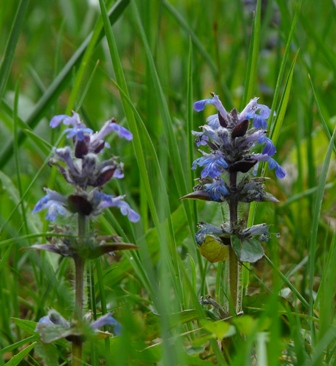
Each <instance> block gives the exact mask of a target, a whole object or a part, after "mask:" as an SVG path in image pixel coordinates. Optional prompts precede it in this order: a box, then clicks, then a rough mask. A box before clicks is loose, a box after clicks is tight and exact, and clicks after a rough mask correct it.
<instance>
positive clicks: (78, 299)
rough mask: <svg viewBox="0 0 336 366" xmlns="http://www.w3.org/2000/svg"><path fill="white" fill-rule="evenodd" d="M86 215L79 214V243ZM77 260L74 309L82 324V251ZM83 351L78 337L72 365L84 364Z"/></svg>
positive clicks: (75, 257) (77, 318)
mask: <svg viewBox="0 0 336 366" xmlns="http://www.w3.org/2000/svg"><path fill="white" fill-rule="evenodd" d="M86 225H87V223H86V216H85V215H82V214H80V213H79V214H78V238H79V242H78V245H79V246H81V245H83V244H82V243H81V241H82V240H83V239H84V238H85V236H86ZM74 262H75V291H76V294H75V311H74V319H75V321H76V325H78V324H80V323H81V321H82V319H83V305H84V269H85V260H84V259H83V258H81V256H80V253H79V254H78V253H77V254H76V255H75V256H74ZM82 351H83V342H82V341H81V340H78V339H76V341H74V342H73V343H72V365H73V366H78V365H81V364H82V361H81V360H82Z"/></svg>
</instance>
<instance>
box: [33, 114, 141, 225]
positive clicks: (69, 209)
mask: <svg viewBox="0 0 336 366" xmlns="http://www.w3.org/2000/svg"><path fill="white" fill-rule="evenodd" d="M61 122H63V123H64V124H65V125H68V126H71V127H69V128H67V129H66V130H65V133H67V138H72V139H73V142H74V146H73V149H71V148H70V147H69V146H67V147H64V148H55V149H54V157H53V158H52V159H50V161H49V164H50V165H55V166H56V167H57V168H58V169H59V171H60V172H61V174H62V175H63V177H64V178H65V180H66V181H67V182H68V183H70V184H71V185H73V186H75V193H74V194H72V195H70V196H68V197H65V196H63V195H61V194H60V193H58V192H55V191H53V190H51V189H48V188H46V189H45V192H46V195H45V196H44V197H43V198H42V199H41V200H40V201H39V202H38V203H37V204H36V206H35V207H34V210H33V212H34V213H35V212H39V211H41V210H43V209H47V210H48V213H47V216H46V218H47V220H50V221H55V220H56V217H57V215H66V214H69V213H80V214H83V215H86V216H91V217H93V216H97V215H99V214H100V212H101V210H102V209H104V208H108V207H119V208H120V210H121V213H122V214H123V215H127V216H128V218H129V220H130V221H132V222H137V221H138V220H139V219H140V217H139V215H138V214H137V213H136V212H135V211H133V210H132V209H131V208H130V206H129V205H128V203H126V202H125V201H124V196H118V197H114V196H113V195H108V194H104V193H102V192H101V187H102V186H103V185H104V184H106V183H107V182H108V181H110V180H111V179H112V178H117V179H120V178H123V176H124V173H123V164H122V163H119V162H118V161H117V160H116V158H115V157H111V158H110V159H108V160H105V161H103V162H99V159H98V154H99V153H100V152H101V151H103V149H104V148H105V147H109V144H108V143H107V142H106V141H104V138H105V136H106V135H108V134H109V133H111V132H116V133H117V134H118V135H119V137H122V138H125V139H126V140H131V139H132V134H131V132H129V131H128V130H127V129H126V128H124V127H122V126H120V125H118V124H117V123H116V121H115V120H114V119H111V120H110V121H108V122H106V123H105V124H104V126H103V127H102V129H101V130H100V131H99V132H96V133H93V131H92V130H91V129H90V128H87V127H86V126H85V124H84V123H83V122H82V121H81V120H80V118H79V115H78V114H77V113H75V112H73V114H72V116H71V117H69V116H66V115H58V116H55V117H53V119H52V120H51V122H50V126H51V127H52V128H55V127H57V126H58V125H59V124H60V123H61ZM88 186H91V187H94V189H93V190H91V191H90V192H88V191H87V188H88Z"/></svg>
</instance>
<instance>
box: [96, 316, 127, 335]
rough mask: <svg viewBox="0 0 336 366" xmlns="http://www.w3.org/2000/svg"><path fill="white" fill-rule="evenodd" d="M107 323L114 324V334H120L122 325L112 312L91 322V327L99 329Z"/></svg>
mask: <svg viewBox="0 0 336 366" xmlns="http://www.w3.org/2000/svg"><path fill="white" fill-rule="evenodd" d="M105 325H112V326H113V327H114V329H113V330H114V334H116V335H120V333H121V330H122V326H121V324H120V323H119V322H118V321H117V320H116V319H114V318H113V316H112V315H111V313H107V314H105V315H103V316H101V317H100V318H99V319H97V320H96V321H94V322H93V323H91V328H92V329H98V328H102V327H104V326H105Z"/></svg>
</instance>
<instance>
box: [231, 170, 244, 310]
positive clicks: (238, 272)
mask: <svg viewBox="0 0 336 366" xmlns="http://www.w3.org/2000/svg"><path fill="white" fill-rule="evenodd" d="M236 189H237V173H236V172H234V173H230V192H231V195H232V199H231V200H230V202H229V210H230V224H231V229H232V228H234V227H235V226H236V225H237V223H238V200H237V198H236V195H235V191H236ZM241 277H242V265H241V263H240V262H239V261H238V259H237V256H236V253H235V252H234V250H233V249H232V243H231V245H230V248H229V293H230V296H229V301H230V310H231V311H230V313H231V314H232V315H238V314H241V313H242V312H243V309H242V302H243V287H242V278H241Z"/></svg>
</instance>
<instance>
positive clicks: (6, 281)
mask: <svg viewBox="0 0 336 366" xmlns="http://www.w3.org/2000/svg"><path fill="white" fill-rule="evenodd" d="M0 27H1V28H0V29H1V37H0V52H1V68H0V100H1V106H0V122H1V123H0V141H1V143H0V199H1V204H0V235H1V236H0V251H1V260H0V281H1V282H0V283H1V286H0V349H1V356H2V357H1V358H0V365H5V364H6V365H9V366H13V365H50V366H53V365H67V364H69V363H70V361H69V360H70V358H71V343H70V342H68V341H67V340H65V339H60V340H57V341H56V342H54V343H52V344H48V345H46V344H44V343H42V342H41V340H40V339H39V334H38V333H36V332H35V331H34V330H35V327H36V323H37V322H38V320H39V319H40V318H41V317H43V316H44V315H46V313H47V312H48V309H51V308H52V309H55V310H57V311H58V312H59V313H61V314H62V316H64V317H65V318H67V319H70V318H71V317H72V313H73V307H74V300H73V299H74V294H73V281H74V270H73V262H72V261H71V260H70V259H69V258H62V257H59V256H57V255H56V254H52V253H49V252H42V251H33V250H28V249H26V248H27V247H29V246H31V245H33V244H43V243H46V237H47V236H48V231H50V226H49V225H50V223H49V222H48V221H46V220H45V214H46V213H45V212H41V213H37V214H32V210H33V208H34V206H35V204H36V203H37V201H39V200H40V199H41V198H42V197H43V195H44V192H43V188H44V187H48V188H50V189H54V190H57V191H58V192H61V193H62V194H67V193H68V192H69V187H68V185H67V183H66V182H65V180H64V179H63V177H62V176H61V175H60V174H59V172H58V171H57V169H56V168H55V167H49V166H48V160H49V158H50V156H51V149H52V147H53V146H56V144H59V146H63V145H64V143H65V139H62V140H60V137H61V130H62V129H63V127H62V128H58V129H51V128H50V127H49V121H50V120H51V118H52V117H53V116H54V115H57V114H70V113H71V111H72V110H74V111H76V112H78V113H79V114H80V115H81V116H82V118H83V120H84V121H85V122H86V124H87V126H89V127H90V128H92V129H93V130H95V131H96V130H99V129H100V127H101V126H102V125H103V123H104V122H105V121H107V120H108V119H109V118H111V117H115V118H116V119H117V121H118V123H120V124H121V125H123V126H125V127H127V128H128V129H129V130H130V131H131V132H132V133H133V140H132V141H131V142H127V141H125V140H122V139H118V138H116V137H115V136H112V135H110V136H109V137H108V142H109V144H110V145H111V149H110V150H107V149H106V150H104V152H103V154H104V156H105V157H108V156H109V154H111V153H112V154H114V155H116V156H119V157H120V160H121V161H122V162H123V163H124V169H125V177H124V178H123V179H121V180H112V181H111V182H109V183H108V184H107V185H106V186H105V192H106V193H110V194H115V195H119V194H126V200H127V202H128V203H129V204H130V205H131V207H132V208H133V209H134V210H136V211H137V212H138V213H139V214H140V216H141V220H140V221H139V222H138V223H135V224H134V223H131V222H129V221H128V220H127V218H125V217H124V216H122V215H121V214H120V212H119V210H118V209H108V210H105V211H104V212H103V214H102V215H101V216H99V217H97V218H96V219H95V220H93V221H92V222H91V226H92V230H95V231H96V232H97V233H99V234H100V235H111V234H117V235H119V236H120V237H122V238H123V241H124V242H125V243H133V244H135V245H137V246H138V247H139V249H138V250H136V251H123V252H116V255H115V256H109V255H106V256H102V257H100V258H98V259H93V260H92V261H89V262H88V265H87V276H86V278H87V281H86V288H87V289H86V295H87V296H86V303H85V306H86V308H87V309H91V310H92V312H93V314H94V317H98V316H100V315H101V314H105V313H106V312H111V313H113V317H114V318H115V319H117V320H118V321H119V322H120V323H121V324H122V332H121V334H120V335H118V336H114V337H107V338H104V337H101V339H100V338H99V337H91V338H90V337H89V338H88V340H87V341H86V342H85V345H84V357H83V363H82V364H83V365H104V364H106V365H118V366H120V365H160V366H161V365H162V366H163V365H165V366H177V365H179V366H182V365H195V366H196V365H199V366H202V365H204V366H210V365H232V366H241V365H261V366H266V365H267V366H275V365H297V366H313V365H316V366H320V365H336V316H335V293H336V285H335V284H336V240H335V227H336V186H335V178H336V164H335V152H336V143H335V142H334V131H335V126H336V43H335V39H336V38H335V35H336V3H335V1H330V0H322V1H313V0H301V1H292V0H289V1H282V0H277V1H275V0H268V1H258V2H254V1H247V0H246V1H243V0H241V1H240V0H236V1H232V0H212V1H197V0H194V1H191V0H180V1H175V0H157V1H153V0H152V1H151V0H137V1H135V0H117V1H110V0H106V1H104V0H100V1H93V0H88V1H84V0H83V1H76V0H57V1H51V0H44V1H38V0H31V1H28V0H20V1H16V2H12V1H3V2H2V4H1V12H0ZM210 92H215V93H216V94H218V95H220V97H221V100H222V101H223V104H224V105H225V107H226V109H227V110H229V111H230V110H231V109H232V108H237V109H238V110H242V108H243V107H244V106H245V105H246V103H247V102H248V101H249V100H250V99H251V98H253V97H255V96H258V97H260V99H259V102H260V103H262V104H266V105H268V106H269V107H270V108H272V111H274V112H275V115H274V117H273V118H272V119H271V120H269V135H270V136H272V140H273V142H274V144H275V145H276V148H277V155H276V159H277V161H278V162H279V163H280V164H281V166H283V168H284V169H285V170H286V172H287V176H286V178H285V179H282V180H280V179H277V178H276V176H275V174H274V171H271V170H269V169H266V166H265V167H264V168H265V169H266V170H265V171H264V174H265V176H266V177H269V178H270V179H269V180H268V181H267V183H266V185H267V189H268V191H269V192H271V193H272V194H273V195H274V196H276V197H277V198H278V199H279V200H280V203H278V204H274V203H271V202H264V203H258V204H251V205H248V204H241V206H240V207H239V210H240V211H239V214H240V217H241V218H243V219H244V220H246V221H248V223H249V224H250V225H251V224H253V223H255V224H259V223H263V222H266V223H267V224H270V225H271V226H270V231H271V232H272V235H271V240H269V241H268V243H266V244H265V245H264V249H265V253H266V256H265V257H264V258H262V259H261V260H259V261H258V262H257V263H255V264H250V265H245V269H244V274H245V277H244V281H245V282H244V284H245V285H246V295H245V296H244V315H243V316H239V317H233V318H229V319H226V320H224V321H222V320H221V321H219V320H217V319H218V318H217V317H216V316H217V314H216V309H214V308H213V307H211V306H210V305H201V304H200V302H199V299H200V297H201V296H205V295H208V294H210V295H211V296H212V297H213V298H214V299H216V301H217V302H218V303H222V301H223V299H224V298H225V284H224V282H225V279H224V277H225V262H220V263H216V264H211V263H209V262H207V261H206V259H205V258H203V257H202V256H201V255H200V253H199V250H198V248H197V244H196V242H195V239H194V236H195V232H196V231H197V223H198V222H200V221H206V222H209V223H213V224H216V225H219V224H220V223H221V222H222V221H223V215H224V217H225V215H226V211H225V210H226V209H227V208H226V206H225V204H223V206H222V207H221V205H220V204H215V203H213V202H205V201H196V200H183V201H181V200H179V198H180V197H182V196H184V195H186V194H187V193H190V192H192V191H193V186H194V185H195V181H194V179H195V178H196V177H197V176H198V175H199V171H200V170H199V169H198V170H197V171H192V170H191V164H192V162H193V161H194V160H195V159H196V158H197V157H199V156H200V154H199V152H198V151H197V147H196V146H195V144H194V136H192V135H191V131H192V130H195V131H197V130H199V126H201V125H203V124H204V123H205V119H206V117H207V116H209V115H210V114H212V113H215V109H214V108H213V107H211V106H209V107H207V109H206V110H205V111H204V112H201V113H196V112H195V111H194V110H193V103H194V102H195V101H197V100H200V99H204V98H208V97H209V95H210V94H209V93H210ZM69 220H70V222H69ZM71 220H72V219H71V218H70V219H67V220H65V219H62V218H61V219H60V220H58V221H57V223H58V224H59V225H71ZM105 330H106V331H109V332H111V333H113V329H112V328H110V327H106V329H105ZM103 338H104V339H103ZM223 338H224V339H225V342H224V344H226V345H227V349H224V350H222V348H221V340H222V339H223Z"/></svg>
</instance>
